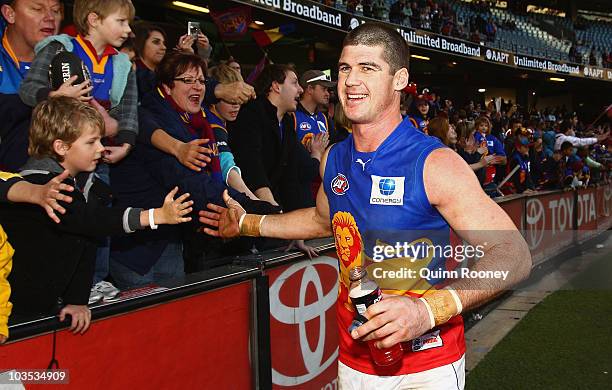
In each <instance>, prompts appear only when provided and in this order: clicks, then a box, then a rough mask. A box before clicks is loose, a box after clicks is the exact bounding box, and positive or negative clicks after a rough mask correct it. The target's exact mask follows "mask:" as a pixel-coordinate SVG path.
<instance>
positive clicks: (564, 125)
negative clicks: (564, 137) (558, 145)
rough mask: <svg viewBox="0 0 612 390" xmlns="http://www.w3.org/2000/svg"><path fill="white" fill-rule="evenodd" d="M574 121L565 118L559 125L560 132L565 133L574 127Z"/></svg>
mask: <svg viewBox="0 0 612 390" xmlns="http://www.w3.org/2000/svg"><path fill="white" fill-rule="evenodd" d="M572 128H573V126H572V123H571V122H570V121H569V119H568V120H564V121H563V122H561V124H560V125H559V132H560V133H563V134H565V133H566V132H567V131H568V130H570V129H572Z"/></svg>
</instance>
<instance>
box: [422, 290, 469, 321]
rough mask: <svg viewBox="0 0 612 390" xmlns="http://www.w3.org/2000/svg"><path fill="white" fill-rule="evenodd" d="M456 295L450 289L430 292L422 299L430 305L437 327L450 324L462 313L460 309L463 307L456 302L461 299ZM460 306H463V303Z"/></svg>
mask: <svg viewBox="0 0 612 390" xmlns="http://www.w3.org/2000/svg"><path fill="white" fill-rule="evenodd" d="M453 293H454V295H453ZM456 295H457V293H456V292H455V291H454V290H452V292H451V290H449V289H442V290H429V291H427V292H425V294H423V297H422V298H423V299H424V300H426V301H427V303H428V304H429V307H430V308H431V312H432V313H433V316H434V321H435V325H436V326H438V325H441V324H444V323H446V322H448V320H450V319H451V318H453V317H454V316H456V315H457V314H459V313H460V312H461V311H460V310H459V309H461V308H462V307H459V306H458V305H457V303H456V300H459V297H458V296H456ZM459 304H460V305H461V301H459Z"/></svg>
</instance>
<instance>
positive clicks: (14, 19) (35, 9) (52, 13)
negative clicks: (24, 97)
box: [0, 0, 62, 94]
mask: <svg viewBox="0 0 612 390" xmlns="http://www.w3.org/2000/svg"><path fill="white" fill-rule="evenodd" d="M0 7H1V8H0V9H1V11H2V18H0V40H1V41H2V44H1V46H0V93H3V94H15V93H17V91H18V90H19V85H20V84H21V80H23V78H24V77H25V75H26V74H27V72H28V70H29V69H30V64H31V62H32V60H33V59H34V46H36V44H37V43H38V42H40V41H41V40H43V39H44V38H47V37H50V36H51V35H55V34H57V31H58V30H59V25H60V22H61V20H62V9H61V4H60V2H59V0H12V1H7V0H0Z"/></svg>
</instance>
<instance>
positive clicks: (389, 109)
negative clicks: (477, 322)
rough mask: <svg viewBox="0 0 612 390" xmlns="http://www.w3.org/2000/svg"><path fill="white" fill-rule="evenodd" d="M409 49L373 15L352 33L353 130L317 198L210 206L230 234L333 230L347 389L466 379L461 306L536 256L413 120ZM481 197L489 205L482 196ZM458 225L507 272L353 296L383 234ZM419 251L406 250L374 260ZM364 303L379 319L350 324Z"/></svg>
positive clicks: (343, 69) (342, 89)
mask: <svg viewBox="0 0 612 390" xmlns="http://www.w3.org/2000/svg"><path fill="white" fill-rule="evenodd" d="M408 59H409V51H408V46H407V44H406V42H405V41H404V39H403V38H402V37H401V36H400V35H399V34H398V33H397V32H396V31H395V30H393V29H391V28H389V27H386V26H382V25H379V24H375V23H365V24H362V25H360V26H359V27H357V28H355V29H354V30H352V31H351V32H349V33H348V35H347V36H346V38H345V39H344V42H343V48H342V53H341V56H340V60H339V63H338V70H339V76H338V96H339V98H340V101H341V103H342V106H343V108H344V112H345V114H346V116H347V117H348V118H349V119H350V120H351V122H352V124H353V133H352V134H351V135H350V136H349V137H348V138H347V139H346V140H344V141H342V142H339V143H337V144H335V145H333V146H332V147H331V148H330V149H329V151H328V153H327V155H326V156H325V157H324V159H323V161H322V163H321V167H322V168H321V174H322V178H323V185H322V186H321V188H320V190H319V194H318V196H317V205H316V207H313V208H310V209H302V210H296V211H293V212H290V213H286V214H282V215H268V216H261V215H251V214H245V212H244V210H243V209H241V208H240V207H239V205H238V204H237V202H236V201H234V200H233V199H231V198H229V197H228V196H226V197H225V199H226V204H227V205H228V207H229V209H225V208H219V207H217V206H214V205H210V206H209V209H210V210H211V211H210V212H209V211H205V212H201V213H200V221H201V222H203V223H206V224H208V225H211V226H213V227H214V226H216V227H217V228H218V229H215V230H213V229H207V230H206V232H207V233H209V234H213V235H220V236H222V237H232V236H235V235H238V234H240V235H246V236H263V237H276V238H285V239H292V238H296V237H305V236H306V237H312V238H314V237H329V236H331V235H332V234H334V236H335V237H334V238H335V240H336V248H337V251H338V257H339V258H340V259H341V260H342V261H341V263H340V267H339V268H340V269H339V271H340V278H339V279H340V288H339V296H338V300H337V309H338V315H337V318H338V332H339V339H340V348H339V365H338V381H339V387H340V388H341V389H398V388H419V389H425V388H426V389H458V388H459V389H461V388H463V386H464V382H465V380H464V377H465V372H464V371H465V369H464V364H465V361H464V359H465V357H464V356H465V355H464V353H465V340H464V336H463V321H462V319H461V316H460V314H461V312H462V311H463V310H465V309H472V308H474V307H476V306H478V305H481V304H483V303H484V302H486V301H488V300H490V299H492V298H493V297H495V296H496V295H498V294H499V293H500V292H501V291H502V290H504V289H507V288H510V287H511V286H512V285H513V284H514V283H516V282H518V281H520V280H522V279H524V278H525V277H526V276H527V275H528V274H529V271H530V267H531V257H530V254H529V250H528V248H527V244H526V243H525V241H524V240H523V238H522V237H521V235H520V233H519V232H518V231H517V229H516V227H515V226H514V224H513V222H512V221H511V220H510V218H509V217H508V216H507V215H506V214H505V213H504V212H503V210H502V209H501V208H500V207H499V206H498V205H497V204H496V203H494V202H493V201H492V200H491V199H490V198H489V197H488V196H487V195H486V194H485V193H484V192H483V191H482V189H481V188H480V186H479V184H478V180H477V179H476V176H475V175H474V173H473V172H472V171H471V170H470V168H469V167H468V166H467V164H466V163H465V162H464V161H463V160H462V159H461V158H460V157H459V156H458V155H457V154H456V153H454V152H453V151H452V150H450V149H448V148H446V147H445V146H444V145H443V144H442V143H440V142H439V141H437V139H435V138H433V137H429V136H427V135H425V134H423V133H422V132H420V131H418V130H417V129H416V128H415V127H414V126H412V125H411V123H410V121H408V120H405V121H402V117H401V114H400V97H401V91H402V89H403V88H404V87H406V85H407V84H408V65H409V64H408ZM474 201H476V202H477V203H478V205H479V207H478V208H474V207H473V202H474ZM345 226H353V229H352V230H350V231H349V232H350V236H351V237H350V242H351V243H353V242H360V243H361V248H360V250H359V251H358V252H360V255H358V256H356V257H357V258H356V259H355V260H354V261H352V262H351V263H350V264H346V260H345V259H346V258H347V256H346V253H347V250H346V249H347V248H346V247H347V244H348V241H347V236H348V235H347V234H346V230H344V227H345ZM451 229H452V230H454V231H455V232H458V233H459V234H460V235H461V237H462V238H463V239H464V240H465V241H467V242H468V243H469V244H470V245H472V246H475V247H476V246H481V247H482V248H483V253H484V256H483V257H482V258H481V259H480V260H479V261H478V262H476V263H475V264H474V265H473V266H472V267H471V270H472V271H478V272H480V271H507V272H508V274H507V275H508V276H507V278H506V279H502V278H499V279H491V278H489V279H469V280H466V279H456V280H450V279H444V278H437V279H429V280H425V279H420V278H418V279H416V278H409V277H406V278H404V277H400V278H399V279H396V280H381V279H378V280H377V282H378V283H379V284H380V285H381V288H385V289H387V290H391V289H392V290H394V291H387V292H390V293H393V294H394V295H392V296H386V297H385V298H384V299H382V300H380V301H379V302H377V303H374V304H372V305H371V306H369V307H368V309H367V311H365V312H363V313H362V311H361V309H363V308H359V307H358V306H357V307H355V308H353V307H352V304H348V303H349V302H350V300H349V289H350V288H351V287H353V286H347V284H348V283H347V282H346V280H347V279H348V274H349V273H350V271H351V269H352V267H353V266H356V265H360V266H367V263H366V260H367V259H368V258H372V256H373V254H374V253H373V251H374V249H375V247H376V245H379V244H378V243H390V244H393V243H397V242H398V238H401V239H402V240H406V241H407V240H409V239H410V240H411V239H412V238H413V237H416V239H417V240H418V241H415V242H425V241H430V242H432V243H434V244H436V245H443V244H445V243H449V242H450V237H451ZM353 236H354V237H353ZM407 242H410V241H407ZM353 252H357V250H354V251H353ZM402 261H403V263H402ZM413 262H414V259H411V258H406V257H404V258H399V257H398V258H393V259H389V260H388V261H383V262H381V263H377V264H380V265H379V266H370V267H368V271H372V270H373V269H377V267H381V268H384V267H385V266H389V264H391V265H393V264H395V265H400V266H407V265H410V264H412V263H413ZM422 263H423V264H424V267H427V268H428V269H429V270H445V269H448V268H451V267H453V266H454V260H453V259H452V258H448V259H447V258H445V257H442V255H435V253H434V254H433V255H431V256H429V257H428V258H427V261H424V262H422ZM415 264H418V263H415ZM455 265H456V264H455ZM376 274H377V272H371V273H370V275H371V276H374V277H375V276H376ZM387 283H388V284H387ZM383 284H387V286H388V287H385V286H384V285H383ZM391 285H394V286H396V287H395V288H392V287H390V286H391ZM355 309H357V310H359V313H360V314H363V316H365V318H366V319H367V320H368V321H367V322H365V323H364V324H363V325H361V326H359V327H358V328H356V329H351V333H349V330H348V329H349V327H350V326H351V325H352V321H353V319H354V318H355V316H356V310H355ZM368 341H374V343H372V344H373V348H388V347H391V346H394V345H396V344H398V343H401V345H402V348H403V354H402V356H401V358H400V359H398V362H397V363H395V364H394V365H392V366H387V367H383V366H379V365H376V364H375V363H374V362H373V361H372V359H371V357H370V350H369V348H368V343H367V342H368Z"/></svg>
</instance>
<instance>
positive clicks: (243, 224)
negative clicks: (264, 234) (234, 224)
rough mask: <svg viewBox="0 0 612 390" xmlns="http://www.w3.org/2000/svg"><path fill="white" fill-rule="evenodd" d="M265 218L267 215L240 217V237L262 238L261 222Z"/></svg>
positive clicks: (245, 215)
mask: <svg viewBox="0 0 612 390" xmlns="http://www.w3.org/2000/svg"><path fill="white" fill-rule="evenodd" d="M264 218H265V215H257V214H244V215H243V216H242V217H240V221H239V222H238V226H239V228H240V235H241V236H248V237H259V236H261V221H263V220H264Z"/></svg>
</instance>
